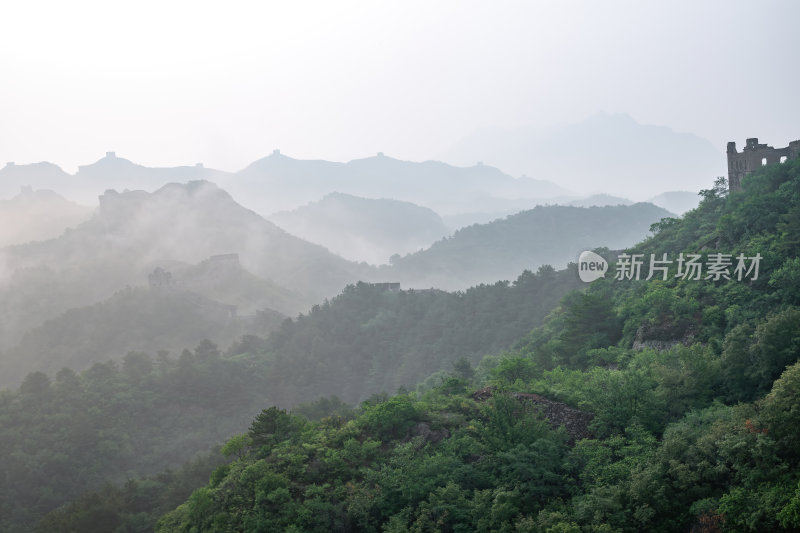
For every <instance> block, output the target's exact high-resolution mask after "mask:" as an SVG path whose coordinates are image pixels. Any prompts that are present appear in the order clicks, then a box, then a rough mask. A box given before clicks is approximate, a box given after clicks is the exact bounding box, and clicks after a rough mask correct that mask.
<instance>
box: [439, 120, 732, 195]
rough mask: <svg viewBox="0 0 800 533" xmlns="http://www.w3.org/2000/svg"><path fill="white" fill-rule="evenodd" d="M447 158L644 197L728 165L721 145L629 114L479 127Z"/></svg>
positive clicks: (698, 182) (693, 184)
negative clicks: (543, 125)
mask: <svg viewBox="0 0 800 533" xmlns="http://www.w3.org/2000/svg"><path fill="white" fill-rule="evenodd" d="M442 158H443V159H445V160H447V161H451V162H453V163H455V164H459V165H465V164H471V163H473V162H474V161H475V160H476V159H479V160H483V161H484V162H486V163H487V164H490V165H495V166H498V167H500V168H503V169H504V170H505V171H506V172H509V173H511V174H512V175H517V176H519V175H528V176H535V177H536V178H538V179H545V180H553V181H556V182H557V183H558V184H559V185H561V186H562V187H565V188H568V189H572V190H574V191H583V192H584V193H598V192H604V193H607V194H613V195H617V196H632V197H633V198H635V199H639V200H644V199H645V198H650V197H652V196H654V195H656V194H659V193H661V192H663V191H665V190H667V191H669V190H690V191H694V190H698V189H701V188H707V187H706V185H708V186H710V185H711V183H712V182H713V179H714V178H715V177H716V176H719V175H721V174H722V173H724V172H725V171H726V168H727V167H726V162H725V153H724V150H723V147H722V146H714V145H713V144H712V143H711V142H710V141H708V140H706V139H703V138H700V137H697V136H696V135H692V134H689V133H678V132H675V131H673V130H672V129H670V128H667V127H664V126H653V125H646V124H641V123H639V122H637V121H636V120H634V119H633V118H632V117H631V116H630V115H627V114H625V113H597V114H595V115H593V116H590V117H588V118H586V119H585V120H582V121H579V122H575V123H571V124H564V125H561V126H556V127H551V128H541V127H537V126H524V127H519V128H510V129H500V128H490V129H483V130H479V131H476V132H474V133H472V134H470V135H468V136H466V137H464V138H463V139H462V140H461V141H459V142H458V143H456V144H455V145H454V146H453V147H452V148H451V149H450V150H449V151H448V152H447V153H445V154H442Z"/></svg>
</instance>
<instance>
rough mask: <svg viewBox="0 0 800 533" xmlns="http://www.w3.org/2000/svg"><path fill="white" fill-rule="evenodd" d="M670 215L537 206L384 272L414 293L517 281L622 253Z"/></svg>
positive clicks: (472, 229)
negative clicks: (594, 253) (597, 255)
mask: <svg viewBox="0 0 800 533" xmlns="http://www.w3.org/2000/svg"><path fill="white" fill-rule="evenodd" d="M669 216H671V213H669V212H668V211H666V210H665V209H662V208H660V207H656V206H654V205H652V204H646V203H639V204H634V205H630V206H625V205H615V206H603V207H572V206H559V205H548V206H542V205H540V206H537V207H535V208H533V209H529V210H527V211H522V212H519V213H517V214H515V215H510V216H507V217H505V218H503V219H498V220H494V221H492V222H489V223H486V224H474V225H472V226H468V227H466V228H462V229H460V230H458V231H456V232H455V233H454V234H453V235H452V236H450V237H446V238H444V239H442V240H440V241H437V242H435V243H434V244H433V245H432V246H431V247H430V248H428V249H426V250H422V251H419V252H416V253H413V254H408V255H405V256H403V257H400V256H393V257H392V258H391V263H392V266H391V268H389V267H384V268H385V269H386V271H388V272H391V274H392V275H394V276H395V277H396V279H399V280H401V281H403V282H407V283H412V284H413V285H414V286H415V287H422V288H424V287H439V288H445V289H462V288H465V287H469V286H471V285H477V284H479V283H487V282H491V280H498V279H514V277H516V276H517V274H518V273H519V272H521V271H522V270H525V269H529V270H531V269H536V268H538V267H539V266H540V265H552V266H554V267H557V268H563V267H565V266H566V265H567V264H568V263H570V262H572V261H576V260H577V258H578V255H579V254H580V253H581V252H582V251H583V250H590V249H592V248H596V247H599V246H605V247H608V248H611V249H619V248H625V247H627V246H630V245H632V244H634V243H636V242H638V241H639V240H641V239H643V238H645V237H646V236H647V234H648V232H649V229H650V226H651V224H653V223H654V222H658V221H659V220H660V219H662V218H664V217H669Z"/></svg>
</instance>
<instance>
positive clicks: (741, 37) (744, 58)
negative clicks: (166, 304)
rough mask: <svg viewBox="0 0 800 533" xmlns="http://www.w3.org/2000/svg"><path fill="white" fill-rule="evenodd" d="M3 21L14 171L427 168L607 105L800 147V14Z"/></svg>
mask: <svg viewBox="0 0 800 533" xmlns="http://www.w3.org/2000/svg"><path fill="white" fill-rule="evenodd" d="M0 20H2V21H3V29H2V31H0V164H1V163H2V162H4V161H16V162H17V163H31V162H37V161H42V160H48V161H52V162H54V163H57V164H59V165H61V166H62V167H63V168H64V169H65V170H67V171H69V172H74V171H75V169H76V167H77V165H78V164H87V163H91V162H94V161H95V160H97V159H99V158H100V157H101V156H102V155H103V154H104V152H105V151H111V150H115V151H116V152H117V154H118V155H119V156H122V157H126V158H128V159H131V160H133V161H136V162H138V163H141V164H145V165H148V166H176V165H182V164H193V163H195V162H198V161H202V162H204V163H205V164H206V166H211V167H215V168H221V169H223V170H238V169H240V168H242V167H243V166H245V165H247V164H248V163H250V162H252V161H253V160H255V159H258V158H260V157H263V156H265V155H267V154H269V153H270V152H271V151H272V149H273V148H280V149H281V151H282V152H283V153H285V154H287V155H290V156H293V157H297V158H322V159H331V160H339V161H347V160H350V159H355V158H360V157H365V156H369V155H373V154H374V153H375V152H377V151H384V152H386V154H387V155H392V156H394V157H398V158H401V159H411V160H424V159H429V158H437V157H438V156H439V155H440V154H442V153H444V152H446V150H447V149H448V148H449V147H450V146H451V145H452V144H454V143H455V142H456V141H458V140H459V139H460V138H461V137H463V136H465V135H467V134H469V133H471V132H472V131H474V130H475V129H477V128H481V127H491V126H499V127H518V126H526V125H542V126H546V125H553V124H558V123H565V122H574V121H578V120H581V119H583V118H585V117H586V116H588V115H591V114H593V113H596V112H597V111H601V110H604V111H608V112H627V113H629V114H630V115H631V116H632V117H634V118H635V119H636V120H637V121H639V122H642V123H646V124H657V125H665V126H669V127H671V128H673V129H675V130H677V131H681V132H691V133H695V134H697V135H699V136H702V137H705V138H707V139H709V140H711V141H712V142H713V143H715V145H718V146H719V147H720V151H721V152H722V151H724V144H725V142H726V141H728V140H736V141H737V142H738V144H739V146H741V145H742V144H743V143H744V139H745V137H748V136H758V137H760V138H761V139H762V142H767V143H769V144H772V145H775V146H778V145H780V146H784V145H785V144H786V143H787V142H788V141H789V140H792V139H795V138H798V137H800V99H799V98H798V95H800V74H798V73H799V72H800V67H799V66H798V65H800V37H798V33H797V28H798V20H800V2H797V1H795V0H786V1H766V2H765V1H759V2H754V1H752V0H750V1H732V0H724V1H702V2H697V1H675V0H672V1H663V2H648V1H635V2H634V1H632V2H620V1H613V2H610V1H602V2H599V1H586V2H569V1H553V2H530V1H529V2H466V1H453V2H443V1H440V2H430V1H426V2H416V1H407V0H404V1H398V2H375V1H370V2H344V1H333V2H332V1H325V2H296V1H292V2H274V3H269V2H234V1H228V2H225V3H222V2H197V1H193V2H174V1H173V2H164V1H159V2H153V1H143V0H136V1H118V2H114V1H108V0H105V1H102V2H101V1H97V2H91V1H81V0H73V1H72V2H39V1H35V0H34V1H25V2H5V3H4V4H3V6H2V7H0Z"/></svg>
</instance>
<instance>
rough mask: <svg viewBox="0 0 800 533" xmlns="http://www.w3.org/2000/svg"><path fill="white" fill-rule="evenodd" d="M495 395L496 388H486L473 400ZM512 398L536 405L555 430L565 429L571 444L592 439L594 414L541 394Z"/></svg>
mask: <svg viewBox="0 0 800 533" xmlns="http://www.w3.org/2000/svg"><path fill="white" fill-rule="evenodd" d="M493 393H494V387H485V388H483V389H480V390H478V391H475V393H473V395H472V398H473V399H474V400H475V401H477V402H482V401H485V400H488V399H489V398H491V397H492V394H493ZM511 396H512V397H514V398H516V399H517V400H520V401H524V402H531V403H533V404H534V405H536V406H537V407H538V408H539V410H540V412H541V414H542V416H543V417H544V418H545V419H546V420H547V421H548V422H549V423H550V425H551V426H553V427H554V428H558V427H560V426H564V429H565V430H566V431H567V434H568V435H569V443H570V444H574V443H575V442H577V441H579V440H581V439H588V438H591V437H592V432H591V431H590V430H589V424H590V423H591V421H592V419H593V418H594V413H589V412H587V411H581V410H580V409H575V408H574V407H570V406H569V405H567V404H565V403H563V402H557V401H555V400H551V399H549V398H545V397H544V396H541V395H539V394H530V393H525V392H515V393H512V394H511Z"/></svg>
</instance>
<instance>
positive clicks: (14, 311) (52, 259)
mask: <svg viewBox="0 0 800 533" xmlns="http://www.w3.org/2000/svg"><path fill="white" fill-rule="evenodd" d="M232 253H234V254H238V257H239V261H240V263H241V266H242V267H243V268H244V269H246V270H247V271H248V272H250V273H252V274H253V275H255V276H257V277H259V278H261V279H262V280H263V283H262V285H266V284H268V283H271V284H272V285H273V287H274V288H273V291H272V295H273V296H274V301H270V300H265V301H262V302H261V304H260V305H262V306H264V307H268V308H277V309H278V310H279V311H283V312H286V313H294V312H296V311H297V310H298V309H302V308H304V306H305V304H307V302H309V301H312V302H314V301H319V300H321V299H322V297H324V296H332V295H334V294H336V293H338V292H339V291H341V288H342V287H344V286H345V285H346V284H347V283H352V282H355V281H357V280H359V279H365V278H368V276H369V272H370V270H369V269H368V268H367V267H366V266H365V265H358V264H356V263H352V262H349V261H346V260H344V259H342V258H340V257H338V256H336V255H334V254H332V253H331V252H329V251H327V250H325V249H324V248H322V247H321V246H318V245H314V244H311V243H308V242H306V241H303V240H301V239H299V238H297V237H294V236H291V235H289V234H287V233H286V232H285V231H283V230H281V229H280V228H278V227H277V226H275V225H274V224H273V223H271V222H268V221H267V220H264V219H263V218H262V217H260V216H259V215H257V214H255V213H254V212H252V211H249V210H247V209H245V208H244V207H242V206H241V205H239V204H237V203H236V202H234V201H233V199H232V198H231V197H230V195H228V194H227V193H226V192H225V191H223V190H221V189H219V188H218V187H217V186H215V185H213V184H211V183H209V182H203V181H196V182H190V183H187V184H170V185H166V186H164V187H162V188H161V189H159V190H158V191H156V192H154V193H147V192H144V191H125V192H122V193H118V192H116V191H107V192H106V193H105V194H104V195H103V196H102V197H101V201H100V207H99V209H98V210H97V211H96V212H95V214H94V215H93V216H92V218H90V219H89V220H87V221H86V222H84V223H82V224H80V225H78V226H76V227H75V228H73V229H72V230H70V231H67V232H65V233H64V234H63V235H61V236H60V237H58V238H55V239H51V240H47V241H41V242H35V243H28V244H24V245H18V246H10V247H6V248H2V249H0V318H2V322H0V350H5V349H8V348H9V347H11V346H13V345H15V344H16V343H17V342H19V341H20V339H21V338H22V336H23V335H24V333H25V332H27V331H29V330H30V329H32V328H34V327H36V326H38V325H41V324H42V323H43V322H44V321H46V320H48V319H51V318H55V317H57V316H59V315H60V314H62V313H64V312H66V311H67V310H69V309H73V308H80V307H85V306H88V305H92V304H95V303H98V302H101V301H104V300H106V299H107V298H109V297H111V296H112V295H113V294H114V293H116V292H118V291H120V290H122V289H124V288H125V287H126V286H137V285H138V286H141V285H146V284H147V276H148V275H149V274H151V273H152V272H153V270H154V269H156V268H158V267H163V268H164V269H165V270H167V271H171V270H172V268H173V266H174V265H176V264H183V265H192V264H197V263H200V262H202V261H204V260H207V259H208V258H210V257H212V256H216V255H221V254H232ZM240 277H241V276H240ZM251 285H252V284H251ZM200 292H202V291H200ZM259 294H262V295H266V294H267V292H266V291H265V290H260V291H259ZM232 303H235V302H232ZM196 342H199V339H198V340H197V341H196Z"/></svg>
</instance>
